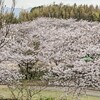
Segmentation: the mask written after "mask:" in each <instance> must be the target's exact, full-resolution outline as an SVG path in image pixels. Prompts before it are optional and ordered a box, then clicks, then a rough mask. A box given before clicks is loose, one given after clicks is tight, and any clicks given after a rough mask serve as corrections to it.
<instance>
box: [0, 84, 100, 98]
mask: <svg viewBox="0 0 100 100" xmlns="http://www.w3.org/2000/svg"><path fill="white" fill-rule="evenodd" d="M0 97H3V98H11V97H12V96H11V93H10V91H9V89H8V88H7V87H6V86H3V85H2V86H0ZM50 97H51V98H54V99H47V98H50ZM61 97H63V98H64V97H65V95H64V93H63V92H61V91H54V90H43V91H42V92H40V93H38V94H36V95H34V97H33V99H32V100H62V99H60V98H61ZM40 98H44V99H40ZM67 100H72V97H70V96H68V97H67ZM73 100H76V99H75V97H74V99H73ZM80 100H100V97H96V96H81V99H80Z"/></svg>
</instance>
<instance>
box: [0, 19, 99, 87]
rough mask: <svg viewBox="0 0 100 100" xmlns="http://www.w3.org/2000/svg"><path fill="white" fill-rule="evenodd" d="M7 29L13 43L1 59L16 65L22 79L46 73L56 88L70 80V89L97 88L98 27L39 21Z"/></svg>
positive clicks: (75, 22)
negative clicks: (46, 71)
mask: <svg viewBox="0 0 100 100" xmlns="http://www.w3.org/2000/svg"><path fill="white" fill-rule="evenodd" d="M10 28H11V30H10V32H11V37H12V39H11V41H10V42H9V43H8V44H7V45H6V46H5V47H4V48H2V49H1V52H0V58H1V59H2V60H3V61H5V59H6V60H9V61H11V63H12V62H13V63H15V64H16V65H18V67H19V69H20V71H21V73H22V74H23V75H25V79H35V77H38V78H39V77H41V76H42V75H43V73H44V72H45V70H46V69H48V76H47V77H46V78H50V77H52V76H53V79H54V81H55V83H56V85H59V84H60V85H62V84H64V83H65V82H66V79H67V81H68V80H70V78H71V79H72V80H73V79H74V81H73V82H74V83H72V82H71V83H70V85H73V84H74V86H76V87H77V86H82V87H85V88H86V87H90V86H92V87H98V88H100V23H98V22H87V21H83V20H80V21H76V20H75V19H69V20H63V19H53V18H38V19H36V20H33V21H31V22H24V23H22V24H12V25H11V27H10ZM15 67H16V66H15ZM6 68H8V70H9V67H7V66H6ZM34 73H35V74H34ZM36 73H38V74H36ZM35 75H36V76H35ZM37 75H38V76H37ZM58 79H59V81H60V82H61V83H59V82H58ZM62 79H64V80H62ZM51 84H52V83H51ZM53 84H54V83H53ZM65 84H66V83H65Z"/></svg>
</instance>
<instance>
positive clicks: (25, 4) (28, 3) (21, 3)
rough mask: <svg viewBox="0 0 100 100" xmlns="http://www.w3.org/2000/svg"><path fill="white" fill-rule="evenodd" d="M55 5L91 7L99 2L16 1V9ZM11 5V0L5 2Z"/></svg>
mask: <svg viewBox="0 0 100 100" xmlns="http://www.w3.org/2000/svg"><path fill="white" fill-rule="evenodd" d="M53 2H55V3H61V2H62V3H64V4H73V3H77V4H93V5H96V4H98V5H100V0H16V7H17V8H29V7H34V6H40V5H47V4H48V5H49V4H52V3H53ZM11 4H12V0H5V5H7V6H8V7H10V6H11Z"/></svg>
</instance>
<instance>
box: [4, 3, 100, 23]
mask: <svg viewBox="0 0 100 100" xmlns="http://www.w3.org/2000/svg"><path fill="white" fill-rule="evenodd" d="M11 16H13V20H12V22H11V23H18V22H23V21H32V20H34V19H35V18H38V17H50V18H59V19H69V18H74V19H77V20H81V19H83V20H87V21H98V22H99V21H100V7H99V6H98V5H96V6H93V5H77V4H74V5H64V4H63V3H60V4H55V3H53V4H51V5H43V6H38V7H33V8H32V9H31V11H30V12H27V11H25V10H22V11H21V12H20V14H19V16H18V17H16V16H14V15H12V14H10V13H7V14H6V15H5V17H6V20H7V22H10V19H11Z"/></svg>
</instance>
